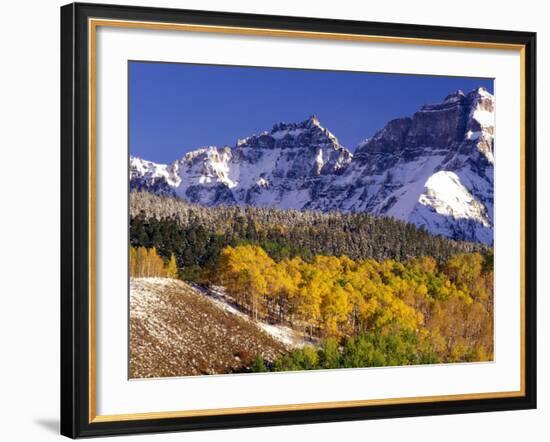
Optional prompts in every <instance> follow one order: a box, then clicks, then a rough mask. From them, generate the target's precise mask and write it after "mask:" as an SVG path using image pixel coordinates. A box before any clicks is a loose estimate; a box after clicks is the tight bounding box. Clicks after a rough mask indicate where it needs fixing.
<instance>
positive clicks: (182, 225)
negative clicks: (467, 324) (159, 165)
mask: <svg viewBox="0 0 550 442" xmlns="http://www.w3.org/2000/svg"><path fill="white" fill-rule="evenodd" d="M130 242H131V245H132V246H134V247H136V246H144V247H147V248H151V247H156V248H157V250H158V252H159V253H160V254H161V255H162V256H163V257H164V258H169V257H170V255H171V254H174V255H175V256H176V260H177V263H178V267H180V268H184V269H186V271H191V270H192V269H193V267H205V266H212V265H213V264H214V263H215V262H216V259H217V258H218V256H219V254H220V252H221V250H222V249H223V248H224V247H226V246H233V247H235V246H238V245H243V244H254V245H258V246H260V247H262V249H264V250H265V251H266V252H267V253H268V255H269V256H270V257H271V258H273V259H275V260H276V261H281V260H283V259H289V258H293V257H296V256H298V257H300V258H301V259H303V260H305V261H308V262H310V261H311V260H312V259H313V258H314V257H315V256H316V255H331V256H341V255H346V256H349V257H350V258H351V259H355V260H361V259H369V258H373V259H376V260H379V261H380V260H384V259H394V260H397V261H404V260H408V259H411V258H415V257H420V256H432V257H434V258H435V259H436V261H438V262H443V261H445V260H447V259H449V258H450V257H451V256H453V255H455V254H457V253H471V252H480V253H486V252H488V251H489V250H490V249H489V248H488V247H487V246H484V245H482V244H477V243H468V242H459V241H453V240H449V239H447V238H444V237H442V236H434V235H431V234H430V233H428V232H427V231H425V230H423V229H418V228H417V227H416V226H414V225H412V224H408V223H405V222H402V221H399V220H395V219H393V218H385V217H375V216H371V215H368V214H366V213H347V214H342V213H339V212H331V213H321V212H315V211H297V210H279V209H265V208H253V207H238V206H237V207H236V206H231V207H213V208H209V207H204V206H200V205H194V204H190V203H187V202H184V201H181V200H176V199H174V198H168V197H161V196H157V195H152V194H148V193H146V192H132V193H131V194H130Z"/></svg>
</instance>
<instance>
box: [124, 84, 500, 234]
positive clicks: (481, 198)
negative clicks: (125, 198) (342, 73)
mask: <svg viewBox="0 0 550 442" xmlns="http://www.w3.org/2000/svg"><path fill="white" fill-rule="evenodd" d="M493 151H494V98H493V96H492V94H490V93H489V92H488V91H487V90H486V89H484V88H477V89H475V90H473V91H471V92H469V93H466V94H465V93H464V92H463V91H460V90H458V91H456V92H453V93H451V94H449V95H448V96H447V97H445V99H444V100H443V101H441V102H440V103H435V104H427V105H424V106H422V107H421V108H420V110H419V111H418V112H416V113H414V114H413V115H412V117H404V118H396V119H393V120H391V121H389V122H388V123H387V124H386V125H385V126H384V127H383V128H382V129H380V130H379V131H378V132H376V133H375V135H374V136H372V137H370V138H369V139H366V140H365V141H363V142H361V143H360V144H359V146H358V147H357V149H356V151H355V155H353V154H352V153H351V152H350V151H349V150H347V149H346V148H345V147H343V146H341V145H340V143H339V142H338V139H337V138H336V137H335V136H334V135H333V134H332V133H331V132H330V131H329V130H328V129H326V128H325V127H323V126H322V124H321V122H320V120H319V118H317V116H315V115H312V116H311V117H309V118H308V119H306V120H304V121H301V122H297V123H284V122H281V123H277V124H275V125H273V127H272V129H271V130H270V131H265V132H262V133H260V134H259V135H253V136H250V137H247V138H243V139H240V140H238V141H237V143H236V145H235V146H234V147H223V148H222V147H207V148H201V149H198V150H196V151H193V152H190V153H188V154H186V155H185V156H184V157H183V159H182V160H179V161H176V162H175V163H173V164H171V165H158V164H154V163H151V162H147V161H144V160H139V161H138V159H136V160H132V162H131V169H130V180H131V183H130V186H131V188H132V189H140V190H147V191H151V192H155V193H170V192H172V193H173V194H175V195H176V196H177V197H179V198H182V199H185V200H187V201H190V202H195V203H200V204H204V205H207V206H214V205H220V204H239V205H253V206H256V207H279V208H283V209H312V210H320V211H329V210H337V211H341V212H369V213H372V214H375V215H383V216H391V217H394V218H398V219H402V220H405V221H408V222H411V223H414V224H416V225H417V226H424V227H425V228H426V229H427V230H429V231H430V232H432V233H435V234H441V235H445V236H448V237H451V238H454V239H461V240H467V241H479V242H484V243H488V244H490V243H491V242H492V238H493V233H492V232H493V165H494V155H493Z"/></svg>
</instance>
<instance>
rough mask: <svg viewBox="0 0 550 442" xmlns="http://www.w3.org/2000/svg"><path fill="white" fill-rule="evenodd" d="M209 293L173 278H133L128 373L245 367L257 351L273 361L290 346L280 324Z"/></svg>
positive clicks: (140, 375)
mask: <svg viewBox="0 0 550 442" xmlns="http://www.w3.org/2000/svg"><path fill="white" fill-rule="evenodd" d="M213 296H217V297H218V299H215V298H214V297H210V296H208V295H207V294H205V293H202V292H201V291H199V290H198V289H197V288H194V287H191V286H190V285H188V284H186V283H184V282H183V281H179V280H175V279H167V278H131V279H130V367H129V371H130V373H129V375H130V378H151V377H170V376H189V375H205V374H223V373H233V372H242V371H248V370H249V369H250V366H251V365H252V363H253V361H254V358H255V357H256V356H257V355H261V356H262V357H263V358H264V359H265V360H266V361H273V360H274V359H275V358H276V357H278V356H281V355H283V354H285V353H287V352H288V350H289V349H290V348H292V347H293V346H292V345H289V342H288V337H287V336H285V335H284V333H281V331H283V332H284V329H282V328H278V327H275V326H268V325H267V324H262V323H259V324H257V323H255V322H253V321H251V320H250V319H248V318H247V317H246V316H245V315H242V314H239V312H238V311H237V310H236V309H234V308H232V307H231V306H229V305H228V304H227V303H226V302H225V301H224V299H223V298H222V297H221V295H220V294H219V293H218V294H217V295H216V294H213ZM262 327H263V328H262ZM276 337H278V339H277V338H276Z"/></svg>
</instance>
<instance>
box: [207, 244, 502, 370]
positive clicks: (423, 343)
mask: <svg viewBox="0 0 550 442" xmlns="http://www.w3.org/2000/svg"><path fill="white" fill-rule="evenodd" d="M211 282H212V283H216V284H221V285H223V286H224V287H225V289H226V290H227V293H228V294H229V295H230V296H231V297H232V298H233V299H234V301H235V302H236V303H237V304H238V305H239V306H240V307H241V308H242V309H243V310H244V311H246V312H248V313H249V314H250V315H251V316H252V317H254V318H255V319H262V320H265V321H270V322H276V323H282V324H288V325H290V326H291V327H293V328H295V329H301V330H303V331H305V332H307V333H308V334H309V335H311V336H316V337H320V338H322V339H329V338H330V339H335V340H337V341H338V342H343V344H342V345H344V346H345V345H352V343H353V345H358V346H359V347H361V348H363V347H365V346H366V347H369V346H370V347H372V346H373V345H374V346H375V347H374V348H375V349H376V350H377V351H379V350H380V348H381V346H382V347H384V346H390V347H391V345H394V346H395V345H397V346H398V347H403V348H408V350H406V351H405V350H403V352H405V353H407V352H409V353H410V355H409V356H410V357H409V356H407V357H405V356H403V358H404V359H406V360H408V361H410V363H413V362H414V361H421V360H437V361H441V362H451V361H473V360H475V361H481V360H491V359H492V354H493V270H492V260H491V258H490V257H489V256H485V257H484V256H482V255H481V254H479V253H470V254H458V255H455V256H453V257H452V258H450V259H449V260H448V261H447V262H445V263H443V264H438V263H437V262H436V261H435V260H434V259H433V258H431V257H422V258H415V259H411V260H409V261H407V262H397V261H395V260H391V259H388V260H384V261H380V262H379V261H376V260H373V259H369V260H359V261H354V260H352V259H350V258H348V257H347V256H341V257H334V256H316V257H315V258H314V259H313V260H312V262H306V261H303V260H302V259H301V258H299V257H294V258H292V259H283V260H282V261H280V262H276V261H275V260H273V259H272V258H271V257H269V255H268V254H267V253H266V252H265V251H264V250H263V249H261V248H260V247H258V246H253V245H245V246H238V247H226V248H225V249H223V251H222V252H221V254H220V257H219V260H218V263H217V265H216V267H215V272H214V273H212V275H211ZM361 336H363V337H361ZM390 337H391V338H390ZM350 338H354V339H356V340H354V341H350V340H349V339H350ZM365 339H366V341H365ZM373 339H374V340H373ZM395 339H397V341H395ZM392 340H393V344H392ZM375 344H376V345H375ZM366 347H365V348H366ZM370 347H369V348H370ZM409 350H410V351H409ZM365 351H367V350H365ZM369 351H370V350H369ZM373 351H374V350H373ZM395 351H397V350H395ZM411 352H412V353H411ZM367 353H368V352H367ZM375 353H376V352H375ZM369 354H370V356H368V357H367V356H361V358H362V359H361V358H360V359H361V360H362V361H363V362H361V364H363V363H367V362H365V361H366V360H368V361H371V362H372V361H378V362H379V359H380V357H381V356H379V355H378V356H376V357H375V356H373V354H374V353H372V352H371V353H369ZM376 354H378V353H376ZM407 354H408V353H407ZM343 355H344V354H342V357H343ZM295 356H296V355H295ZM298 356H300V357H302V356H303V355H301V354H298ZM413 356H414V357H413ZM289 357H293V356H292V355H291V356H289ZM365 358H367V359H365ZM285 361H286V362H289V361H288V360H283V361H282V362H281V363H283V366H286V365H292V363H290V362H289V364H286V362H285ZM378 362H376V363H378ZM369 363H370V362H369ZM372 363H375V362H372ZM285 364H286V365H285ZM339 364H340V365H342V364H343V366H346V364H347V362H339ZM382 365H385V363H384V364H382ZM361 366H364V365H361Z"/></svg>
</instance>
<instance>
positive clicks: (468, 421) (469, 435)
mask: <svg viewBox="0 0 550 442" xmlns="http://www.w3.org/2000/svg"><path fill="white" fill-rule="evenodd" d="M120 1H121V2H123V3H126V4H134V5H149V6H159V7H180V8H188V9H209V10H225V11H234V12H255V13H265V14H280V15H297V16H312V17H327V18H341V19H356V20H373V21H389V22H402V23H420V24H432V25H447V26H467V27H485V28H496V29H513V30H526V31H536V32H538V57H539V60H538V79H539V82H538V102H539V113H538V126H539V130H538V145H539V159H538V164H539V166H538V169H539V191H538V199H539V209H538V212H539V226H543V224H544V221H547V222H548V219H549V216H548V215H549V213H548V210H549V209H548V205H547V204H545V202H544V201H543V189H545V188H546V187H548V186H550V178H549V176H550V175H546V177H545V176H543V171H544V170H545V168H544V164H546V163H548V160H549V158H548V156H549V154H548V150H545V149H544V146H545V145H546V144H547V142H550V140H547V138H548V136H547V132H546V130H545V129H546V127H545V123H547V120H548V118H547V115H548V114H547V111H546V107H545V103H547V102H550V93H549V89H548V88H547V87H546V84H545V82H544V79H545V77H547V76H548V75H549V72H548V71H549V70H548V59H547V54H548V50H549V49H550V32H549V31H548V30H547V29H548V19H549V18H550V15H549V14H548V11H547V10H546V9H543V8H544V7H545V5H544V2H538V1H535V0H524V1H522V2H514V3H513V4H510V5H508V4H506V2H503V1H496V0H491V1H489V0H485V1H480V0H461V1H460V2H455V3H453V4H451V3H443V2H441V1H422V0H417V1H414V2H411V1H407V0H400V1H398V0H384V1H379V2H357V1H353V0H339V1H338V2H328V1H327V2H320V1H316V2H312V1H305V0H303V1H302V2H296V1H295V0H294V1H293V0H277V1H272V2H258V1H252V0H232V1H231V2H230V3H229V2H227V1H223V0H202V1H201V0H187V1H184V0H177V1H167V0H162V1H161V0H145V1H131V0H120ZM61 4H63V2H61V1H58V0H42V1H37V0H27V1H20V2H15V1H13V2H9V3H6V4H4V5H3V8H2V18H3V20H2V25H1V26H0V33H1V38H0V48H1V55H2V58H1V60H2V62H1V67H0V121H1V126H0V149H1V150H0V192H1V193H0V195H1V200H2V201H3V204H2V211H1V215H0V238H1V241H0V269H1V273H0V275H1V278H2V284H1V285H0V287H1V289H0V355H1V356H0V412H1V416H2V419H1V420H0V439H2V440H8V441H17V440H29V441H43V440H53V439H56V438H60V436H59V435H58V422H59V419H58V409H59V398H58V396H59V381H58V377H59V376H58V370H59V344H58V341H59V327H58V324H59V178H58V177H59V6H60V5H61ZM548 248H550V243H549V242H548V240H547V236H546V235H545V232H544V229H542V228H541V229H539V241H538V251H539V290H538V294H539V303H538V309H539V335H538V338H539V409H538V410H530V411H516V412H504V413H503V412H501V413H483V414H473V415H461V416H438V417H428V418H409V419H393V420H380V421H366V422H351V423H336V424H317V425H303V426H293V427H272V428H263V429H261V428H260V429H245V430H225V431H210V432H196V433H186V434H181V433H180V434H178V433H176V434H165V435H155V436H137V437H126V438H125V439H124V440H128V441H130V440H140V441H144V440H157V441H164V440H166V441H168V440H186V441H218V440H220V439H224V440H226V441H248V440H262V441H272V440H273V441H276V440H277V441H279V440H318V441H325V440H326V441H328V440H338V439H340V440H342V439H343V438H350V439H351V438H354V439H355V438H360V439H367V438H368V439H371V440H376V439H378V440H400V439H407V440H410V441H416V440H419V441H423V442H428V441H440V440H442V439H443V440H445V441H449V442H451V441H463V440H465V439H469V440H495V441H497V440H498V441H516V440H535V441H539V440H540V441H542V440H546V439H547V438H548V437H549V435H550V402H549V401H550V388H549V385H550V384H549V382H548V378H547V376H546V373H545V371H546V372H547V371H548V366H549V364H548V363H549V357H550V350H549V348H550V346H549V345H548V339H550V327H549V325H548V321H544V320H543V315H544V312H545V310H546V308H547V307H548V305H550V304H549V302H548V300H547V299H546V298H545V295H546V293H545V284H544V281H543V278H542V276H543V272H544V267H543V266H544V258H545V257H546V255H548V253H550V252H548V251H546V252H545V253H543V249H547V250H548Z"/></svg>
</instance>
